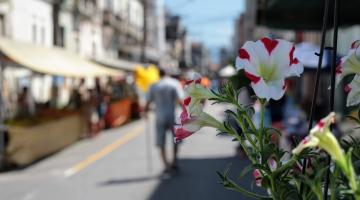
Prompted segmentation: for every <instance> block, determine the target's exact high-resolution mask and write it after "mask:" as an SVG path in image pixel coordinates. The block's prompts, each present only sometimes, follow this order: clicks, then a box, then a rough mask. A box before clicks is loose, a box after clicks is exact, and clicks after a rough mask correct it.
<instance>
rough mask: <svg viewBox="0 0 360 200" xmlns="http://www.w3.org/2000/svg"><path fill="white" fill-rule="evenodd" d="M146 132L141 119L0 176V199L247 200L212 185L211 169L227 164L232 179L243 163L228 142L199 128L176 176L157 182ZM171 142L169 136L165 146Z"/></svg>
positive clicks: (182, 155)
mask: <svg viewBox="0 0 360 200" xmlns="http://www.w3.org/2000/svg"><path fill="white" fill-rule="evenodd" d="M222 110H223V107H221V106H217V107H212V109H211V112H213V114H216V116H219V117H221V115H222V114H221V113H222V112H221V111H222ZM150 124H151V123H150ZM152 129H153V127H152V125H150V127H149V125H146V123H145V121H144V120H139V121H135V122H132V123H129V124H127V125H125V126H123V127H120V128H116V129H112V130H107V131H104V132H103V133H102V134H100V135H99V136H98V137H96V138H93V139H88V140H82V141H79V142H78V143H76V144H73V145H71V146H69V147H68V148H66V149H64V150H63V151H61V152H59V153H57V154H55V155H52V156H50V157H48V158H46V159H43V160H41V161H39V162H37V163H35V164H33V165H31V166H29V167H27V168H25V169H21V170H16V171H11V172H4V173H0V199H1V200H2V199H4V200H33V199H34V200H60V199H61V200H64V199H67V200H82V199H86V200H95V199H104V200H113V199H114V200H115V199H124V200H170V199H171V200H183V199H184V200H185V199H186V200H193V199H194V200H195V199H197V200H198V199H207V200H215V199H227V200H231V199H249V198H247V197H244V196H242V195H241V194H239V193H236V192H233V191H229V190H226V189H224V188H223V186H222V185H220V184H218V178H217V175H216V173H215V172H216V171H217V170H219V171H223V170H224V169H225V168H226V167H227V166H228V165H229V164H230V163H232V167H231V169H232V174H233V175H234V177H236V175H238V174H239V173H240V171H241V169H243V168H244V167H245V166H247V165H248V164H249V162H248V161H247V160H240V159H239V158H237V157H236V156H235V147H236V143H234V142H231V138H230V137H225V136H216V131H215V130H213V129H210V128H204V129H202V130H201V131H199V132H198V133H196V134H195V135H194V136H192V137H191V138H189V139H187V140H185V141H184V142H183V144H182V145H181V147H180V148H181V149H180V161H179V166H180V170H181V171H180V174H179V175H178V176H176V177H173V178H171V179H167V180H163V179H161V178H160V177H159V175H160V174H161V172H162V165H161V163H160V159H159V155H158V151H157V149H156V148H155V147H154V145H153V141H154V135H153V134H154V132H153V131H149V130H152ZM147 134H151V137H150V138H151V157H152V167H151V169H152V171H149V163H148V161H147V156H148V153H147V152H146V150H147V149H146V136H147ZM171 140H172V138H170V137H169V138H168V143H169V144H170V143H171ZM168 146H169V145H168ZM169 152H170V149H169ZM252 180H253V179H252V177H251V175H248V176H246V177H245V179H243V180H242V181H240V184H241V185H243V186H244V187H247V188H250V187H251V186H250V184H251V181H252ZM255 187H256V186H255Z"/></svg>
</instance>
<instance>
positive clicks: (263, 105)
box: [259, 99, 266, 150]
mask: <svg viewBox="0 0 360 200" xmlns="http://www.w3.org/2000/svg"><path fill="white" fill-rule="evenodd" d="M260 103H261V110H260V134H259V142H260V149H261V150H262V149H263V146H264V144H263V143H264V141H263V140H264V138H263V134H264V118H265V103H266V100H263V99H260Z"/></svg>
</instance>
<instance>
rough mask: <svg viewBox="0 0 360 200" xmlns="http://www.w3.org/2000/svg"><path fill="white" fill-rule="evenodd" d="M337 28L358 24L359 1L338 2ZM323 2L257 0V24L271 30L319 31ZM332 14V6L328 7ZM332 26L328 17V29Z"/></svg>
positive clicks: (315, 0)
mask: <svg viewBox="0 0 360 200" xmlns="http://www.w3.org/2000/svg"><path fill="white" fill-rule="evenodd" d="M339 3H340V6H339V26H351V25H355V24H359V22H360V15H359V12H358V10H359V8H360V1H359V0H342V1H339ZM324 6H325V1H324V0H257V24H259V25H265V26H267V27H272V28H280V29H294V30H321V28H322V20H323V14H324ZM330 10H331V12H332V10H333V6H331V7H330ZM332 24H333V16H332V15H330V16H329V24H328V26H327V27H328V28H331V27H332Z"/></svg>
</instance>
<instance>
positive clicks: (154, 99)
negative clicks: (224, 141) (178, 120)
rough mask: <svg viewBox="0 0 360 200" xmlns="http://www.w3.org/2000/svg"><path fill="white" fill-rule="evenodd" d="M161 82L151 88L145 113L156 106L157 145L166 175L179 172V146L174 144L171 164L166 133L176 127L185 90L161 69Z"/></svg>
mask: <svg viewBox="0 0 360 200" xmlns="http://www.w3.org/2000/svg"><path fill="white" fill-rule="evenodd" d="M160 78H161V79H160V80H159V81H158V82H157V83H155V84H153V85H152V86H151V87H150V90H149V93H148V98H147V103H146V106H145V112H147V111H148V110H149V106H150V104H151V103H154V104H155V114H156V145H157V146H158V147H159V148H160V155H161V160H162V162H163V164H164V166H165V171H164V172H165V173H168V172H170V171H172V170H177V169H178V166H177V152H178V146H177V144H174V148H173V151H174V156H173V158H174V159H173V161H172V162H171V163H170V162H169V161H168V159H167V156H166V151H165V138H166V132H167V131H171V133H172V134H173V135H174V133H173V126H174V125H175V108H176V104H177V103H178V104H179V105H181V104H182V99H183V96H184V94H183V90H182V86H181V84H180V82H179V81H178V80H176V79H174V78H171V77H170V76H169V75H168V74H167V73H166V72H165V71H164V70H162V69H160Z"/></svg>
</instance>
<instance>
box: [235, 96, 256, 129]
mask: <svg viewBox="0 0 360 200" xmlns="http://www.w3.org/2000/svg"><path fill="white" fill-rule="evenodd" d="M233 103H234V104H235V105H236V107H237V108H238V109H239V110H240V111H245V110H244V109H243V107H242V106H241V105H240V104H239V102H237V101H235V102H233ZM243 116H244V117H245V120H246V122H247V123H248V124H249V126H250V128H251V130H252V131H254V133H256V127H255V125H254V123H253V122H252V120H251V118H250V117H249V115H248V114H247V113H246V114H244V115H243Z"/></svg>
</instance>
